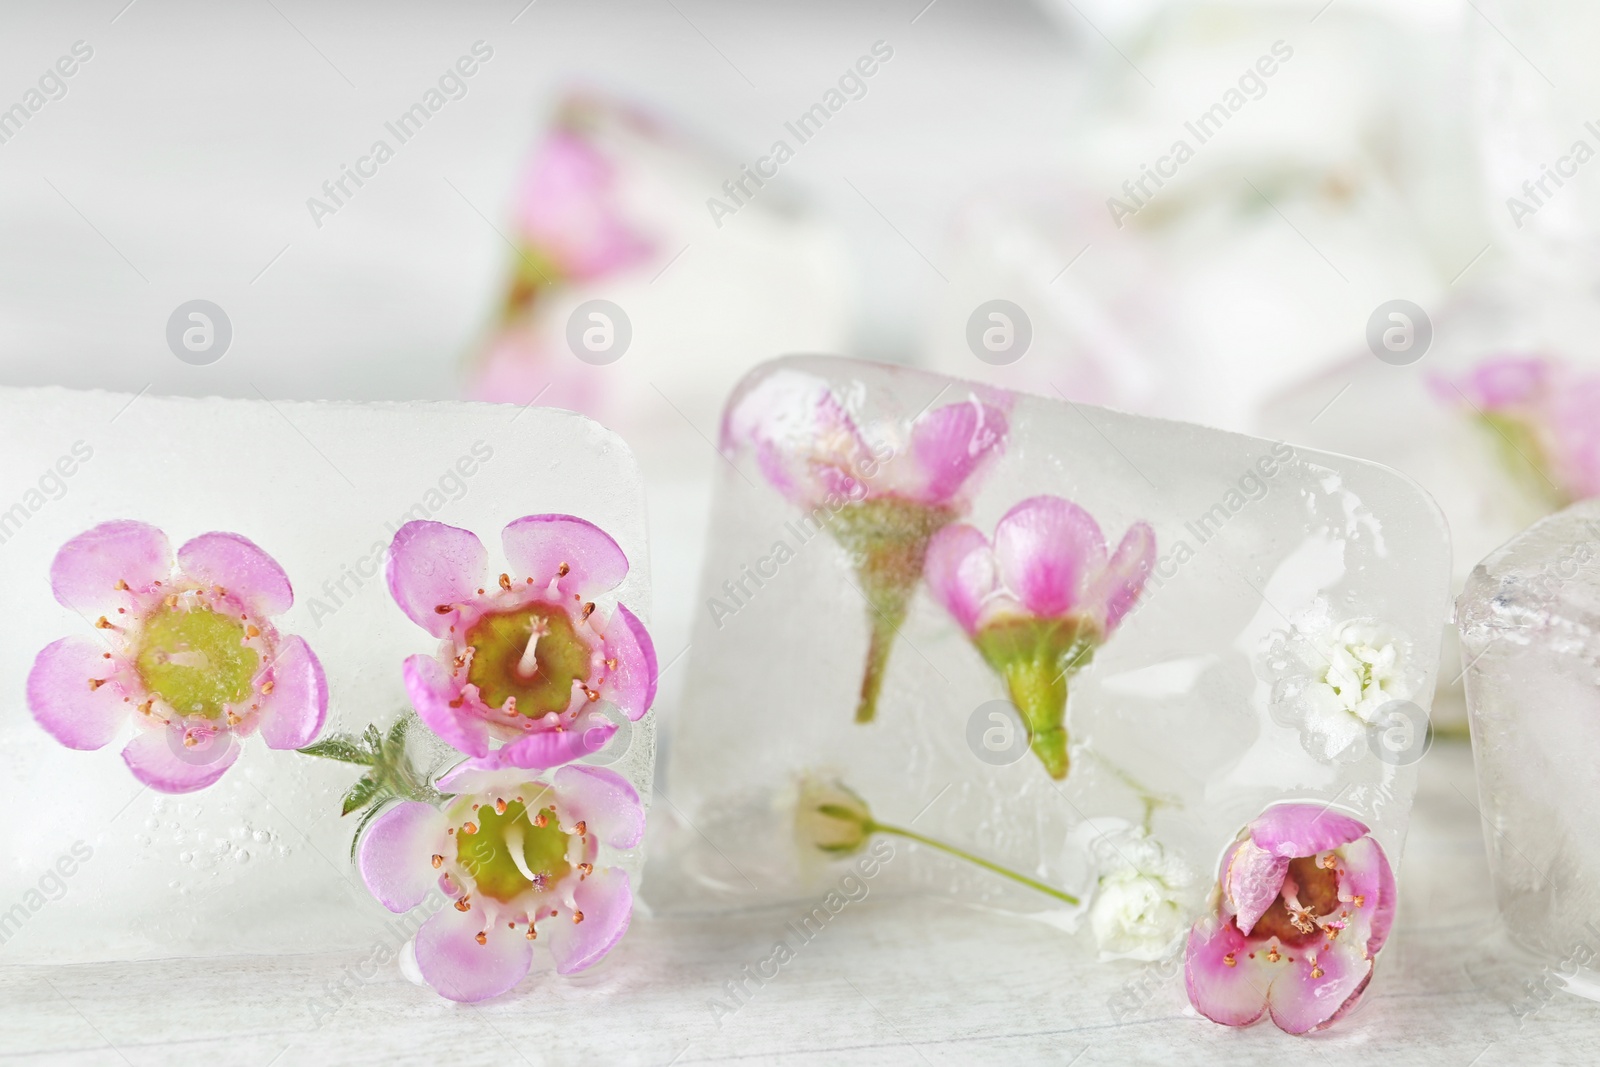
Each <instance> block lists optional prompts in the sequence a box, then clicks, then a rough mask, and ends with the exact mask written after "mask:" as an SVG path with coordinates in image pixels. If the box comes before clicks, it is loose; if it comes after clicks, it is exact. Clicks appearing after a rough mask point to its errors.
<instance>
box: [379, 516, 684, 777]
mask: <svg viewBox="0 0 1600 1067" xmlns="http://www.w3.org/2000/svg"><path fill="white" fill-rule="evenodd" d="M501 543H502V545H503V547H504V549H505V558H506V561H507V563H508V564H509V567H510V569H509V570H507V571H503V572H501V573H500V575H499V576H498V577H497V578H494V579H491V578H489V577H488V575H489V561H488V553H487V551H485V549H484V547H483V542H481V541H479V540H478V537H477V535H476V534H473V533H472V532H471V531H468V530H461V529H457V528H456V527H454V526H446V525H445V524H444V523H440V522H428V521H417V522H409V523H406V525H404V526H402V527H401V528H400V530H399V531H398V532H397V533H396V534H395V538H394V543H393V544H392V545H391V546H390V549H389V562H388V580H389V591H390V592H391V593H392V594H393V595H394V599H395V602H396V603H397V604H399V605H400V608H401V610H402V611H404V612H405V613H406V615H407V616H408V617H409V618H410V619H411V620H412V621H413V622H415V623H416V624H417V625H418V626H421V627H422V628H423V629H424V630H427V631H428V632H429V633H430V634H432V635H433V636H434V637H437V638H439V639H440V640H441V642H442V645H441V648H440V651H439V653H438V655H436V656H429V655H416V656H412V657H411V658H409V659H407V660H406V662H405V668H404V673H405V684H406V691H407V693H408V694H409V695H410V697H411V703H412V706H413V707H415V708H416V710H417V715H418V716H419V717H420V718H421V719H422V721H423V722H425V723H427V724H428V726H429V728H431V729H432V730H433V731H434V733H436V734H438V735H439V736H440V737H441V738H443V739H444V740H445V741H447V742H449V743H450V744H452V745H454V746H455V747H456V748H458V749H460V750H461V751H462V752H465V753H467V754H468V755H470V756H475V757H480V759H479V761H478V765H479V766H481V767H483V768H493V767H496V766H501V765H514V766H530V765H534V764H533V763H532V762H530V761H534V760H537V761H541V762H540V763H539V765H542V766H550V765H554V764H556V763H560V762H563V761H564V760H566V759H573V758H576V757H578V756H582V755H585V754H587V753H588V752H591V751H594V750H596V749H597V748H598V747H599V746H600V745H602V744H604V742H605V740H606V739H607V738H608V737H610V735H611V733H612V732H613V731H614V727H612V726H611V724H610V723H607V722H604V721H603V720H601V719H600V717H598V716H595V717H589V716H586V715H585V714H584V713H585V711H586V710H587V709H589V708H590V707H591V706H592V705H594V704H596V703H597V702H599V701H602V700H604V701H608V702H609V703H610V704H611V705H612V706H614V707H616V708H617V709H618V710H619V711H621V712H622V713H623V714H624V715H626V716H627V717H628V718H629V719H630V720H635V721H636V720H638V719H640V718H642V717H643V716H644V714H645V712H647V711H649V710H650V705H651V703H652V702H653V701H654V700H655V694H656V675H657V668H656V655H655V647H654V645H653V644H652V643H651V641H650V635H649V633H648V632H646V630H645V628H644V624H643V623H641V622H640V621H639V619H638V617H637V616H635V615H634V613H633V612H631V611H629V610H628V608H627V607H626V605H623V604H621V603H618V604H615V606H614V607H613V608H612V609H610V610H606V609H603V608H601V607H600V605H599V604H598V603H597V600H598V598H601V597H603V596H604V595H605V594H606V593H608V592H610V591H611V590H612V589H615V588H616V587H617V586H618V585H619V584H620V583H621V582H622V580H623V578H625V577H626V576H627V574H628V557H627V556H626V555H625V554H624V553H623V551H622V549H621V547H620V546H618V544H617V543H616V541H614V540H612V538H611V537H610V535H608V534H607V533H606V532H605V531H603V530H601V529H600V528H599V527H598V526H595V525H594V524H593V523H590V522H587V521H585V520H583V519H580V518H576V517H575V516H572V515H528V516H524V517H523V518H520V519H517V520H515V521H513V522H511V523H510V524H508V525H507V526H506V528H505V530H504V531H503V532H502V534H501ZM590 723H593V725H590ZM491 739H498V740H501V741H504V742H507V744H506V746H505V747H504V748H501V749H499V750H497V751H496V752H494V753H492V754H491V753H490V751H489V742H490V740H491Z"/></svg>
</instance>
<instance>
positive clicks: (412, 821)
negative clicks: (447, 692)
mask: <svg viewBox="0 0 1600 1067" xmlns="http://www.w3.org/2000/svg"><path fill="white" fill-rule="evenodd" d="M481 764H482V761H476V760H469V761H468V762H467V763H464V764H462V765H461V766H459V767H457V768H456V769H455V770H453V771H451V772H450V773H448V774H446V775H445V776H444V777H443V778H441V779H440V780H439V782H438V785H439V788H440V789H442V790H445V791H446V792H450V793H453V794H455V795H454V796H452V797H450V798H449V799H447V800H445V801H443V802H442V803H441V804H439V805H433V804H425V803H422V802H420V801H414V800H410V801H405V802H403V803H400V804H397V805H395V806H394V807H392V808H390V809H389V810H388V811H385V812H384V813H383V814H382V815H379V816H378V817H377V819H375V820H374V821H373V823H372V825H371V826H370V827H368V829H367V831H366V833H365V834H364V835H362V838H361V841H360V844H359V846H358V848H357V854H356V855H357V859H356V863H357V866H358V867H359V869H360V871H361V879H362V881H364V882H365V883H366V885H367V888H368V889H369V890H371V891H372V895H373V896H375V897H377V898H378V900H379V902H380V903H382V904H383V906H384V907H386V908H388V909H389V910H390V911H393V912H406V911H410V910H411V909H412V908H415V907H418V906H419V905H421V904H423V902H424V901H425V900H427V898H428V897H429V896H430V895H431V894H432V893H433V892H434V891H435V890H437V891H438V892H441V893H443V894H444V895H445V897H446V898H448V900H449V901H450V903H449V905H448V906H445V907H441V908H439V909H438V910H437V911H436V912H435V913H434V914H432V915H431V916H429V918H428V919H427V921H425V922H424V923H423V924H422V926H421V927H420V928H419V929H418V930H417V936H416V943H415V952H416V961H417V968H418V970H420V971H421V972H422V977H423V978H424V979H426V980H427V982H428V984H429V985H431V986H432V987H433V988H434V989H435V990H436V991H438V993H439V994H440V995H441V996H444V997H448V998H449V999H451V1000H456V1001H467V1002H471V1001H478V1000H483V999H485V998H487V997H493V996H498V995H499V994H501V993H504V992H506V991H507V990H509V989H511V988H512V987H513V986H515V985H516V984H517V983H518V982H520V981H521V980H522V979H523V977H524V976H526V975H527V973H528V968H529V967H530V966H531V965H532V960H533V942H535V941H541V942H543V943H544V944H546V945H548V946H549V949H550V953H551V955H552V956H553V957H554V959H555V965H556V971H557V972H558V973H560V974H573V973H575V972H577V971H581V970H583V969H584V968H586V967H589V966H590V965H592V964H594V963H596V962H597V961H598V960H599V959H600V958H601V957H602V956H604V955H605V954H606V953H607V952H609V951H611V948H612V946H614V945H615V944H616V943H617V942H618V941H619V940H621V938H622V935H623V934H624V933H626V932H627V929H628V922H629V919H630V918H631V916H632V913H633V890H632V886H631V884H630V882H629V880H628V873H627V871H625V870H623V869H622V868H620V867H614V866H605V865H603V864H601V863H600V858H601V856H600V847H601V846H602V845H604V846H606V847H607V848H608V849H616V850H625V849H631V848H633V847H635V846H636V845H638V844H639V841H640V839H641V838H642V837H643V836H644V807H643V806H642V805H641V804H640V802H639V794H638V793H637V792H635V790H634V788H633V786H631V785H629V784H628V781H627V780H626V779H625V778H623V777H622V776H621V775H619V774H617V773H616V772H614V771H610V770H607V769H606V768H604V767H586V766H581V765H573V764H569V765H567V766H563V767H561V769H560V770H557V771H556V772H555V773H554V774H548V773H545V772H542V771H541V770H538V769H534V768H524V767H518V766H510V765H505V766H501V767H500V768H499V769H496V770H484V769H482V766H481Z"/></svg>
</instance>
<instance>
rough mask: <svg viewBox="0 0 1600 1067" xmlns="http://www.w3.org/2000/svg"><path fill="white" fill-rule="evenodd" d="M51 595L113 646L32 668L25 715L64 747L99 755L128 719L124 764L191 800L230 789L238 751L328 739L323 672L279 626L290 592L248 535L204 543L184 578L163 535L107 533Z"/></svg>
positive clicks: (71, 551)
mask: <svg viewBox="0 0 1600 1067" xmlns="http://www.w3.org/2000/svg"><path fill="white" fill-rule="evenodd" d="M50 581H51V585H52V587H53V589H54V591H55V597H56V599H57V600H58V601H60V602H61V604H62V605H63V606H65V607H68V608H71V609H72V610H73V611H76V612H77V613H78V614H80V615H82V616H83V617H84V618H85V619H93V620H94V625H95V627H96V628H97V629H98V630H99V631H100V633H101V634H102V635H103V636H104V637H105V638H106V640H107V641H108V642H109V645H107V644H102V642H100V641H95V640H92V639H90V638H88V637H67V638H63V639H62V640H60V641H57V642H56V643H55V644H53V645H51V646H50V647H48V648H46V649H45V650H44V651H42V652H40V653H39V655H38V657H37V658H36V659H35V660H34V664H33V670H32V671H31V672H30V673H29V675H28V708H29V710H31V711H32V712H33V717H34V718H35V719H36V720H37V721H38V723H39V725H40V726H42V727H44V729H45V730H46V731H48V732H49V733H50V735H51V736H52V737H54V738H55V739H56V740H57V741H60V742H61V743H62V744H63V745H66V746H67V747H69V748H77V749H96V748H101V747H103V746H104V745H106V744H107V743H108V742H110V740H111V739H112V737H114V736H115V735H116V733H117V731H118V728H119V727H120V726H121V725H122V723H123V722H124V721H125V720H127V719H129V718H131V719H132V720H133V722H134V724H135V725H136V726H137V727H139V732H138V734H137V735H136V736H135V737H134V738H133V740H131V741H129V742H128V744H127V746H126V747H125V748H123V750H122V758H123V761H124V762H125V763H127V765H128V769H129V770H131V771H132V772H133V775H134V777H135V778H137V779H138V780H139V781H141V782H143V783H145V784H146V785H148V786H150V788H152V789H155V790H158V791H160V792H163V793H189V792H193V791H194V790H196V789H203V788H205V787H206V786H208V785H210V784H212V783H213V782H215V781H216V780H217V779H218V778H220V777H222V774H223V772H225V771H226V770H227V769H228V768H229V767H231V766H232V765H233V762H234V760H236V759H238V757H239V749H240V745H239V741H238V739H239V738H241V737H249V736H250V735H251V734H253V733H255V732H256V731H257V730H260V732H261V736H262V739H263V740H265V741H266V743H267V745H268V746H269V747H271V748H300V747H302V746H304V745H308V744H310V743H311V741H312V740H314V739H315V738H316V736H317V734H318V733H319V732H320V731H321V729H322V724H323V720H324V719H325V718H326V717H327V711H328V686H327V681H326V680H325V678H324V677H323V673H322V664H321V663H319V662H318V660H317V657H316V655H315V654H314V653H313V652H312V651H311V649H310V647H308V646H307V645H306V643H305V641H303V640H301V639H300V638H298V637H286V636H282V635H280V634H279V633H278V631H277V629H276V628H275V627H274V626H273V624H272V619H273V618H274V617H276V616H278V615H281V614H283V613H284V612H285V611H288V610H289V608H290V607H291V606H292V605H293V604H294V592H293V590H292V589H291V587H290V585H289V579H288V577H287V576H285V575H284V573H283V569H282V568H280V567H279V566H278V564H277V563H276V562H275V561H274V560H273V559H272V557H271V556H268V555H267V554H266V553H265V552H263V551H262V550H261V549H259V548H257V547H256V546H255V545H254V544H252V543H251V542H250V541H247V540H245V539H244V538H243V537H240V536H239V535H238V534H232V533H208V534H202V535H200V536H199V537H196V538H195V539H194V540H192V541H190V542H188V543H187V544H185V545H184V546H183V547H182V548H180V549H179V550H178V555H177V567H176V569H174V567H173V556H172V547H171V545H170V543H169V542H168V540H167V536H166V534H164V533H162V532H161V531H160V530H159V529H157V528H156V527H154V526H150V525H147V524H145V523H142V522H133V521H130V520H120V521H115V522H107V523H102V524H101V525H99V526H96V527H95V528H94V529H92V530H89V531H88V532H86V533H83V534H79V535H78V536H77V537H75V538H73V539H72V540H71V541H68V542H67V543H66V544H65V545H63V546H62V548H61V550H60V551H59V552H58V553H56V557H55V562H54V563H53V564H52V565H51V568H50Z"/></svg>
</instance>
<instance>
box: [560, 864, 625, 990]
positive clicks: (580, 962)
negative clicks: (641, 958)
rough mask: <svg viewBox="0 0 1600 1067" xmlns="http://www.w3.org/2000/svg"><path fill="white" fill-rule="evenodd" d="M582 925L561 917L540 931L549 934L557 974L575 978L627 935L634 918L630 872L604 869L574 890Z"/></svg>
mask: <svg viewBox="0 0 1600 1067" xmlns="http://www.w3.org/2000/svg"><path fill="white" fill-rule="evenodd" d="M572 895H573V899H574V901H576V903H577V906H578V910H579V911H581V912H583V922H581V923H575V922H572V921H571V920H570V919H569V918H568V917H566V916H564V915H558V916H556V917H555V919H554V920H552V921H551V922H550V923H549V924H548V925H546V926H542V927H541V928H540V933H541V934H543V933H544V932H545V931H546V930H548V931H549V932H550V935H549V936H550V955H551V956H552V957H554V958H555V961H556V973H557V974H575V973H577V972H578V971H581V970H583V969H584V968H585V967H589V966H592V965H594V964H595V963H598V962H599V960H600V958H601V957H602V956H604V955H605V954H606V953H607V952H610V951H611V948H612V946H613V945H615V944H616V943H617V942H618V941H620V940H622V935H623V934H625V933H627V932H628V921H629V920H630V919H631V918H632V917H633V889H632V887H631V886H630V885H629V882H628V872H627V871H624V870H623V869H622V868H620V867H605V868H602V869H600V870H597V871H595V872H594V873H593V874H591V875H589V877H587V878H585V879H583V880H582V881H581V882H579V883H578V885H577V888H575V889H574V890H573V894H572Z"/></svg>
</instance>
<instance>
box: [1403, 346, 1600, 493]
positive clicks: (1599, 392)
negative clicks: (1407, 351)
mask: <svg viewBox="0 0 1600 1067" xmlns="http://www.w3.org/2000/svg"><path fill="white" fill-rule="evenodd" d="M1430 386H1431V388H1432V390H1433V392H1434V394H1435V395H1436V396H1438V397H1439V398H1440V399H1441V400H1442V401H1443V402H1445V403H1447V404H1450V405H1452V406H1455V407H1460V408H1463V409H1467V410H1470V411H1471V413H1472V414H1473V415H1474V416H1475V417H1476V418H1478V419H1479V420H1481V421H1482V422H1483V423H1484V424H1486V425H1487V427H1488V428H1489V429H1490V430H1491V431H1492V434H1493V436H1492V441H1493V444H1494V445H1495V447H1496V449H1497V450H1498V452H1499V453H1500V455H1501V458H1502V460H1503V462H1504V464H1505V466H1506V468H1507V469H1508V470H1509V471H1511V472H1512V474H1513V475H1514V476H1515V477H1518V478H1520V479H1521V480H1523V481H1524V482H1526V483H1528V484H1529V486H1530V488H1532V489H1533V491H1534V492H1535V493H1536V494H1537V495H1540V496H1544V497H1548V498H1550V501H1551V503H1552V505H1554V506H1556V507H1564V506H1566V505H1567V504H1570V503H1573V502H1574V501H1578V500H1587V499H1589V498H1590V497H1595V496H1600V419H1596V418H1595V414H1594V413H1595V411H1596V410H1597V409H1600V374H1583V373H1580V372H1579V371H1578V370H1577V369H1576V368H1574V367H1573V366H1571V365H1570V364H1568V363H1565V362H1563V361H1561V360H1559V359H1554V358H1549V357H1544V356H1495V357H1493V358H1491V359H1487V360H1485V361H1483V362H1482V363H1480V364H1479V365H1478V366H1477V367H1475V368H1473V370H1472V371H1471V372H1470V373H1469V374H1467V375H1466V376H1465V377H1463V378H1461V379H1460V380H1452V379H1449V378H1444V377H1435V378H1433V379H1431V380H1430Z"/></svg>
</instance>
